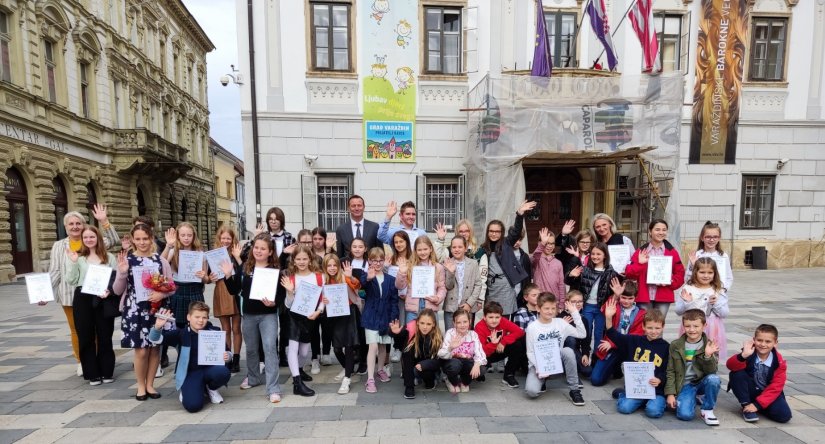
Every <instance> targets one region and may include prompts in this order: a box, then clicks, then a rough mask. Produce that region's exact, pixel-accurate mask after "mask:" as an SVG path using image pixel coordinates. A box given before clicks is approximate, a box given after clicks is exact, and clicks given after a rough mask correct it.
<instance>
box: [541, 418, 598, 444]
mask: <svg viewBox="0 0 825 444" xmlns="http://www.w3.org/2000/svg"><path fill="white" fill-rule="evenodd" d="M538 418H539V421H541V422H542V424H544V426H545V427H547V430H548V431H550V432H551V433H553V436H554V437H555V436H556V435H555V434H556V433H557V432H601V431H602V430H603V429H602V428H601V427H599V424H598V423H597V422H596V421H594V420H593V417H591V416H589V415H570V416H539V417H538ZM554 440H555V438H554Z"/></svg>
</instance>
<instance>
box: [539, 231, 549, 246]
mask: <svg viewBox="0 0 825 444" xmlns="http://www.w3.org/2000/svg"><path fill="white" fill-rule="evenodd" d="M539 242H541V244H542V245H547V244H548V243H549V242H550V230H548V229H547V227H544V228H542V229H541V230H539Z"/></svg>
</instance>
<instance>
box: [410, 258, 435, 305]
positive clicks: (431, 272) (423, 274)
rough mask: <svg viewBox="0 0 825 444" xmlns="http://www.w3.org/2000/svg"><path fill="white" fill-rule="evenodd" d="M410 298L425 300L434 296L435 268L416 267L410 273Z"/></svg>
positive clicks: (430, 266)
mask: <svg viewBox="0 0 825 444" xmlns="http://www.w3.org/2000/svg"><path fill="white" fill-rule="evenodd" d="M411 287H412V290H413V292H412V295H410V296H412V297H414V298H425V297H427V296H433V295H435V267H433V266H432V265H428V266H417V267H413V272H412V285H411Z"/></svg>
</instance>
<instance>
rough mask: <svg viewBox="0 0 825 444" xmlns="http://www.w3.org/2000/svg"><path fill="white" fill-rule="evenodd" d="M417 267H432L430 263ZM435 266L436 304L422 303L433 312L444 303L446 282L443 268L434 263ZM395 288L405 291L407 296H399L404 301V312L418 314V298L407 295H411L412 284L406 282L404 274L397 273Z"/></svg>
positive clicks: (426, 301)
mask: <svg viewBox="0 0 825 444" xmlns="http://www.w3.org/2000/svg"><path fill="white" fill-rule="evenodd" d="M419 265H422V266H423V265H433V264H430V263H423V262H422V263H421V264H419ZM434 265H435V295H434V296H435V297H436V299H437V302H436V303H433V302H430V301H428V300H425V301H424V307H425V308H430V309H432V310H434V311H439V310H440V309H441V303H442V302H444V298H445V297H446V296H447V286H446V280H447V275H446V273H445V270H444V266H443V265H441V264H439V263H436V264H434ZM396 280H397V282H396V288H398V289H404V288H406V289H407V296H400V297H401V299H404V310H406V311H409V312H415V313H418V311H419V310H418V300H419V298H414V297H411V296H409V295H411V294H412V284H411V283H410V282H409V281H408V280H407V274H406V273H398V276H397V277H396Z"/></svg>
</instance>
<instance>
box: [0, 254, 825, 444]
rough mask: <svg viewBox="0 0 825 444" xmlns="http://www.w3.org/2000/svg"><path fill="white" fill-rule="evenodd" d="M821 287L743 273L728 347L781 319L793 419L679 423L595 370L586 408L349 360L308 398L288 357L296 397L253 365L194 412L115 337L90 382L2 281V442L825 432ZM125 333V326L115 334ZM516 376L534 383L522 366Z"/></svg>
mask: <svg viewBox="0 0 825 444" xmlns="http://www.w3.org/2000/svg"><path fill="white" fill-rule="evenodd" d="M778 282H781V284H777V283H778ZM824 288H825V273H823V270H822V269H805V270H781V271H773V270H771V271H742V272H736V284H735V286H734V290H733V292H732V294H731V304H730V305H731V315H730V317H729V318H728V319H727V329H728V334H729V345H728V347H729V349H730V351H731V352H733V351H735V350H738V349H739V345H738V344H741V342H742V340H744V339H745V338H747V337H748V336H749V335H751V334H752V332H753V329H754V327H756V325H758V324H759V323H762V322H773V323H775V324H777V326H778V327H779V331H780V350H781V351H782V353H783V354H784V356H785V358H787V360H788V365H789V369H788V372H789V374H788V384H787V385H786V387H785V393H786V395H788V401H789V403H790V405H791V407H792V408H793V414H794V417H793V419H792V420H791V422H790V423H788V424H784V425H781V424H777V423H774V422H771V421H769V420H767V419H764V418H763V419H761V420H760V421H759V422H758V423H757V424H749V423H745V422H744V421H743V420H742V419H741V417H740V416H739V412H738V409H737V404H736V401H735V399H734V398H733V396H732V395H731V394H729V393H725V392H722V393H720V395H719V402H718V405H717V408H716V414H717V416H718V417H719V419H720V421H721V425H720V426H719V427H713V428H711V427H708V426H705V425H704V423H702V422H701V420H699V419H697V420H694V421H692V422H682V421H678V420H677V419H676V418H675V416H674V414H673V413H671V412H668V413H666V415H665V417H664V418H662V419H658V420H650V419H647V418H645V416H644V415H643V414H642V413H641V412H639V413H637V414H634V415H629V416H627V415H619V414H617V413H616V408H615V404H614V401H613V400H612V399H611V397H610V392H611V391H612V390H613V388H615V387H617V386H618V383H616V382H613V383H611V384H610V385H608V386H605V387H591V386H590V385H589V384H588V383H587V382H585V388H584V390H583V394H584V397H585V399H586V401H587V403H586V405H585V406H583V407H576V406H573V405H572V404H571V403H570V401H569V399H568V398H567V390H566V389H565V388H564V384H563V381H562V380H561V379H555V380H553V381H552V382H551V383H550V384H549V386H548V391H547V393H545V394H544V395H543V396H542V397H540V398H539V399H537V400H528V399H526V397H525V395H524V393H523V391H522V390H521V389H515V390H514V389H509V388H507V387H505V386H503V385H502V384H500V382H499V381H500V375H498V374H488V375H487V382H485V383H481V384H473V386H472V390H471V391H470V392H469V393H462V394H460V395H458V396H452V395H450V394H449V393H448V392H447V391H446V389H445V388H444V386H443V385H441V386H439V388H438V389H437V390H436V391H423V390H419V391H418V397H417V398H416V399H414V400H405V399H404V398H403V396H402V386H401V383H400V381H399V380H400V378H399V374H400V368H399V366H398V364H396V365H395V369H394V371H393V378H392V381H391V382H389V383H386V384H382V383H378V384H379V387H378V390H379V392H378V393H376V394H368V393H365V392H364V389H363V384H362V383H359V382H355V381H353V390H352V392H351V393H349V394H347V395H338V394H337V393H336V391H337V388H338V384H337V383H335V382H333V380H332V378H333V376H335V374H336V373H338V370H339V368H338V367H337V366H330V367H322V372H321V374H320V375H317V377H316V379H315V381H314V382H313V383H310V385H311V386H312V387H313V388H314V389H315V390H316V391H317V393H318V394H317V395H316V396H314V397H311V398H301V397H298V396H293V395H292V394H291V390H289V389H291V384H286V383H285V382H286V379H287V377H286V372H285V370H286V369H281V382H282V384H283V388H284V391H285V395H284V399H283V401H282V402H281V403H280V404H277V405H273V404H270V403H269V402H268V400H267V399H266V397H265V395H264V392H263V391H262V390H261V389H260V388H255V389H252V390H249V391H244V392H241V390H240V389H239V388H238V386H239V384H240V382H241V380H242V379H243V369H242V373H241V374H239V375H234V376H233V377H232V380H231V382H230V384H229V387H228V388H224V389H222V393H223V396H224V398H225V399H226V402H225V403H223V404H220V405H207V406H206V408H204V410H202V411H201V412H199V413H194V414H189V413H186V412H185V411H184V410H183V408H182V407H181V406H180V404H179V402H178V400H177V395H176V394H175V393H174V381H173V379H172V378H173V376H172V374H171V373H172V372H171V371H170V372H168V373H167V375H166V376H164V377H163V378H161V379H160V380H159V381H158V383H157V384H156V387H157V388H158V390H159V391H160V393H161V394H162V395H163V398H162V399H159V400H151V399H150V400H148V401H145V402H138V401H136V400H135V399H134V393H135V385H134V376H133V373H132V365H131V360H132V354H131V351H129V350H120V349H116V350H117V356H118V357H117V369H116V371H115V377H116V378H117V380H116V381H115V382H114V383H113V384H105V385H101V386H96V387H90V386H89V385H88V383H86V382H84V380H83V379H82V378H79V377H77V376H76V375H75V368H76V364H75V362H74V359H73V358H72V357H71V346H70V343H69V340H68V339H69V338H68V328H67V326H66V321H65V318H64V316H63V313H62V310H60V309H59V307H58V306H56V305H55V304H49V305H48V306H46V307H37V306H28V305H27V300H26V296H25V287H24V286H23V285H21V284H13V285H5V286H0V300H2V301H3V309H2V310H0V442H3V443H5V442H15V441H19V442H32V443H51V442H70V443H78V442H84V443H87V442H191V441H225V442H230V441H231V442H244V441H248V442H253V441H259V442H288V443H293V442H295V443H298V442H301V443H333V442H334V443H385V442H387V443H404V442H424V441H427V442H430V443H432V442H454V443H459V442H461V443H464V442H472V443H473V444H482V443H487V442H489V443H496V444H504V443H511V442H522V443H530V442H542V443H545V442H550V441H551V440H552V441H553V442H592V443H611V442H621V443H623V444H628V443H634V444H635V443H645V442H667V443H679V442H684V443H697V442H713V443H726V442H738V443H746V442H748V443H749V442H760V443H777V442H782V443H783V444H784V443H788V444H789V443H795V442H825V342H823V339H822V338H823V337H825V317H823V315H822V313H821V312H820V310H822V307H825V290H823V289H824ZM117 322H118V323H117V324H116V326H118V327H119V320H118V321H117ZM677 325H678V324H677V318H676V317H675V316H674V315H673V314H672V313H671V315H670V316H669V317H668V325H667V328H666V332H665V339H668V340H672V339H674V338H675V337H676V328H677ZM119 338H120V334H119V331H118V329H116V330H115V342H116V344H119ZM174 356H175V354H174V352H171V357H172V359H173V360H174ZM726 373H727V372H726V371H723V372H722V376H723V379H725V378H726V377H727V376H726ZM519 380H520V382H521V383H522V385H523V382H524V378H523V377H519ZM682 431H684V432H687V433H682ZM434 440H437V441H434Z"/></svg>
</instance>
